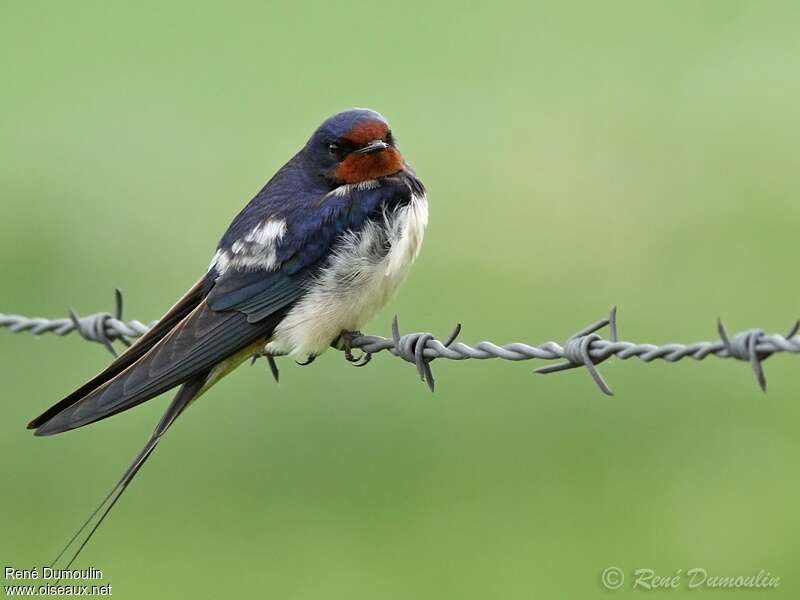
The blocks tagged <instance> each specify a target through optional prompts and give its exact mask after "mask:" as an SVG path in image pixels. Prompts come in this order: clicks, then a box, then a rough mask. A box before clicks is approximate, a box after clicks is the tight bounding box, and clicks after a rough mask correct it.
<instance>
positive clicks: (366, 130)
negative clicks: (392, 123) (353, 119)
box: [344, 119, 389, 146]
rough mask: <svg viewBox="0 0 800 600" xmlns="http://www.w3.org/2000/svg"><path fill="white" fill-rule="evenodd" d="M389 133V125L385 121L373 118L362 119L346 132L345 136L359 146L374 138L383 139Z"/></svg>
mask: <svg viewBox="0 0 800 600" xmlns="http://www.w3.org/2000/svg"><path fill="white" fill-rule="evenodd" d="M387 133H389V126H388V125H387V124H386V123H384V122H383V121H378V120H376V119H375V120H372V121H362V122H361V123H358V124H356V125H354V126H353V128H352V129H351V130H350V131H348V132H347V133H345V134H344V138H345V139H346V140H348V141H350V142H352V143H354V144H356V145H357V146H361V145H363V144H366V143H367V142H371V141H372V140H382V139H383V138H384V137H386V134H387Z"/></svg>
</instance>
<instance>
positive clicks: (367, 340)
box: [0, 290, 800, 396]
mask: <svg viewBox="0 0 800 600" xmlns="http://www.w3.org/2000/svg"><path fill="white" fill-rule="evenodd" d="M122 308H123V300H122V293H121V292H120V291H119V290H116V307H115V311H114V313H113V314H112V313H108V312H98V313H94V314H90V315H86V316H83V317H81V316H78V314H77V313H76V312H75V311H73V310H70V311H69V317H68V318H62V319H47V318H36V317H25V316H21V315H6V314H2V313H0V328H6V329H8V330H10V331H11V332H12V333H21V332H28V333H32V334H33V335H42V334H45V333H51V334H54V335H58V336H64V335H68V334H70V333H73V332H77V333H78V334H79V335H80V336H81V337H82V338H83V339H85V340H89V341H92V342H98V343H101V344H103V345H104V346H105V347H106V348H107V349H108V350H109V351H110V352H111V353H112V354H114V355H115V356H116V351H115V349H114V346H113V343H114V342H115V341H119V342H122V343H123V344H125V345H130V344H131V342H132V341H133V340H134V339H136V338H138V337H141V336H142V335H144V334H145V333H146V332H147V331H149V329H150V328H151V327H152V326H153V325H154V324H155V323H156V322H155V321H153V322H151V323H148V324H145V323H142V322H141V321H137V320H129V321H125V320H124V319H123V317H122ZM605 327H608V328H609V337H610V339H604V338H603V337H602V336H601V335H600V334H599V333H597V332H598V331H600V330H601V329H603V328H605ZM717 331H718V332H719V336H720V339H719V340H716V341H707V342H694V343H690V344H679V343H670V344H661V345H657V344H647V343H637V342H626V341H621V340H619V339H618V334H617V318H616V307H615V308H613V309H612V310H611V312H610V314H609V316H608V317H607V318H605V319H601V320H599V321H597V322H595V323H592V324H591V325H589V326H587V327H584V328H583V329H581V330H579V331H578V332H576V333H574V334H573V335H571V336H569V337H568V338H567V339H566V341H565V342H564V343H563V344H559V343H558V342H554V341H549V342H544V343H542V344H539V345H529V344H525V343H521V342H514V343H510V344H503V345H498V344H495V343H493V342H488V341H483V342H479V343H477V344H475V345H474V346H470V345H468V344H465V343H463V342H458V341H456V338H457V337H458V335H459V334H460V332H461V325H460V324H459V325H457V326H456V327H455V328H454V330H453V332H452V333H451V334H450V335H449V336H448V337H447V338H445V340H444V341H440V340H439V339H437V338H436V337H435V336H434V335H433V334H432V333H428V332H417V333H407V334H403V335H401V334H400V326H399V322H398V318H397V317H396V316H395V318H394V320H393V322H392V337H390V338H386V337H382V336H378V335H361V334H359V335H355V336H352V337H350V338H349V339H348V340H347V342H346V343H343V342H342V341H341V340H339V341H338V342H337V343H336V346H335V347H336V348H337V349H339V350H344V351H345V354H346V356H347V359H348V360H349V361H350V362H352V363H353V364H355V366H364V365H365V364H367V363H368V362H369V360H370V358H371V357H372V355H373V354H377V353H379V352H384V351H386V352H389V353H390V354H392V355H394V356H398V357H400V358H402V359H403V360H406V361H407V362H410V363H412V364H414V365H416V367H417V372H418V374H419V376H420V378H421V379H422V380H423V381H424V382H425V383H427V385H428V387H429V388H430V389H431V391H433V389H434V383H435V382H434V377H433V372H432V371H431V366H430V364H431V362H432V361H433V360H435V359H448V360H467V359H475V360H488V359H494V358H498V359H502V360H511V361H523V360H560V361H563V362H560V363H558V364H555V365H547V366H544V367H541V368H539V369H536V371H535V372H536V373H540V374H548V373H557V372H560V371H566V370H569V369H575V368H585V369H587V370H588V372H589V374H590V375H591V377H592V379H593V380H594V382H595V383H596V384H597V386H598V387H599V388H600V390H601V391H602V392H603V393H605V394H608V395H609V396H611V395H613V392H612V391H611V388H610V387H609V385H608V383H606V381H605V379H603V376H602V375H601V374H600V372H599V371H598V369H597V365H599V364H600V363H602V362H604V361H606V360H608V359H609V358H611V357H612V356H614V357H616V358H619V359H621V360H628V359H630V358H638V359H639V360H641V361H642V362H645V363H648V362H652V361H655V360H663V361H666V362H670V363H674V362H678V361H680V360H683V359H685V358H691V359H694V360H704V359H705V358H706V357H708V356H715V357H717V358H733V359H736V360H742V361H747V362H749V363H750V365H751V367H752V369H753V373H754V374H755V377H756V380H757V382H758V385H759V386H760V387H761V389H762V390H763V391H765V392H766V390H767V379H766V375H765V373H764V367H763V364H762V363H763V362H764V361H765V360H766V359H767V358H769V357H770V356H772V355H773V354H778V353H782V352H787V353H793V354H799V353H800V336H798V335H797V334H798V331H800V320H798V321H796V322H795V324H794V325H793V326H792V328H791V329H790V330H789V332H788V333H786V334H785V335H782V334H779V333H770V334H768V333H766V332H765V331H764V330H763V329H747V330H745V331H741V332H739V333H736V334H733V335H729V334H728V332H727V330H726V328H725V326H724V325H723V324H722V320H718V321H717ZM353 349H358V350H360V351H361V352H363V356H362V357H360V358H355V357H353V356H352V354H351V350H353ZM262 356H264V357H265V358H266V359H267V361H268V362H269V366H270V369H271V371H272V374H273V376H274V377H275V379H276V380H277V379H278V367H277V364H276V362H275V357H274V356H269V355H266V354H265V355H262ZM256 358H258V357H254V361H255V359H256ZM299 364H304V363H299ZM305 364H307V363H305Z"/></svg>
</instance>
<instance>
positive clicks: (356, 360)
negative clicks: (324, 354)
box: [334, 331, 372, 367]
mask: <svg viewBox="0 0 800 600" xmlns="http://www.w3.org/2000/svg"><path fill="white" fill-rule="evenodd" d="M363 335H364V334H363V333H361V332H360V331H343V332H342V333H341V334H340V335H339V337H338V339H337V340H336V342H335V343H334V344H335V347H336V348H338V349H339V350H342V351H343V352H344V358H345V360H346V361H347V362H349V363H351V364H352V365H353V366H354V367H364V366H366V365H367V363H369V361H371V360H372V354H371V353H370V352H362V354H361V356H355V355H354V354H353V341H354V340H355V339H356V338H359V337H361V336H363Z"/></svg>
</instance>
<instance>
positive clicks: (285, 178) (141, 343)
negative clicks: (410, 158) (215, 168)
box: [28, 109, 428, 564]
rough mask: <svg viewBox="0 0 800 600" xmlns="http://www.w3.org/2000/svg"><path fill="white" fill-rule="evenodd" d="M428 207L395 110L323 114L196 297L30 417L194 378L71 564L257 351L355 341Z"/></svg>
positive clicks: (244, 216)
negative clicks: (209, 393)
mask: <svg viewBox="0 0 800 600" xmlns="http://www.w3.org/2000/svg"><path fill="white" fill-rule="evenodd" d="M427 221H428V202H427V198H426V194H425V187H424V186H423V185H422V182H421V181H420V180H419V179H418V178H417V176H416V174H415V173H414V170H413V169H412V168H411V167H410V166H409V165H408V164H407V163H406V162H405V160H404V159H403V157H402V155H401V154H400V151H399V150H398V149H397V146H396V144H395V139H394V137H393V135H392V132H391V130H390V129H389V124H388V123H387V121H386V119H385V118H384V117H383V116H381V115H380V114H379V113H377V112H374V111H372V110H367V109H353V110H348V111H345V112H342V113H339V114H337V115H334V116H332V117H330V118H329V119H327V120H326V121H325V122H323V123H322V125H320V126H319V128H318V129H317V130H316V131H315V132H314V133H313V135H312V136H311V138H310V139H309V140H308V142H307V143H306V145H305V146H304V147H303V148H302V149H301V150H300V151H299V152H298V153H297V154H296V155H295V156H294V157H293V158H292V159H291V160H289V162H287V163H286V164H285V165H284V166H283V167H281V169H280V170H278V172H277V173H276V174H275V175H274V176H273V177H272V179H270V180H269V182H268V183H267V184H266V185H265V186H264V187H263V188H262V189H261V191H260V192H258V194H256V196H255V197H254V198H253V199H252V200H251V201H250V202H249V203H248V204H247V206H246V207H245V208H244V210H242V211H241V212H240V213H239V214H238V215H237V216H236V218H235V219H234V220H233V222H232V223H231V225H230V227H228V230H227V231H226V232H225V234H224V235H223V236H222V239H221V240H220V242H219V245H218V246H217V251H216V253H215V254H214V257H213V259H212V261H211V265H210V267H209V269H208V271H207V272H206V274H205V275H203V276H202V277H201V278H200V280H199V281H198V282H197V283H196V284H195V285H194V286H193V287H192V288H191V289H190V290H189V291H188V292H187V293H186V294H185V295H184V296H183V298H181V299H180V300H179V301H178V302H177V304H175V306H173V307H172V308H171V309H170V310H169V312H167V314H165V315H164V316H163V317H162V318H161V319H160V320H159V321H158V322H157V323H156V324H155V326H154V327H153V328H152V329H151V330H150V331H149V332H148V333H147V334H146V335H144V336H143V337H142V338H140V339H139V340H138V341H137V342H136V343H135V344H133V345H132V346H131V347H130V348H128V350H127V351H126V352H125V353H124V354H122V355H121V356H119V358H117V359H116V360H115V361H114V362H113V363H112V364H111V365H109V366H108V367H107V368H106V369H105V370H103V371H102V372H101V373H99V374H98V375H97V376H95V377H94V378H92V379H91V380H89V381H88V382H87V383H85V384H84V385H82V386H81V387H80V388H78V389H77V390H75V391H74V392H73V393H71V394H69V395H68V396H67V397H66V398H64V399H63V400H61V401H60V402H58V403H57V404H55V405H54V406H52V407H51V408H49V409H47V410H46V411H45V412H44V413H42V414H41V415H40V416H38V417H36V418H35V419H33V420H32V421H31V422H30V423H29V424H28V428H29V429H35V433H36V435H53V434H56V433H61V432H63V431H68V430H70V429H75V428H77V427H82V426H84V425H88V424H90V423H94V422H95V421H99V420H101V419H104V418H106V417H110V416H111V415H114V414H117V413H119V412H122V411H124V410H127V409H129V408H132V407H134V406H136V405H137V404H140V403H142V402H145V401H147V400H149V399H151V398H154V397H155V396H158V395H159V394H162V393H164V392H166V391H167V390H170V389H171V388H174V387H177V386H180V389H179V390H178V392H177V394H176V395H175V398H174V399H173V400H172V402H171V403H170V405H169V407H168V408H167V410H166V412H165V414H164V416H163V417H162V418H161V420H160V421H159V423H158V424H157V426H156V428H155V430H154V431H153V434H152V435H151V437H150V439H149V440H148V441H147V444H146V445H145V446H144V448H143V449H142V450H141V452H140V453H139V454H138V456H137V457H136V459H135V460H134V461H133V463H132V464H131V465H130V467H129V468H128V470H127V471H126V472H125V474H124V475H123V476H122V478H121V479H120V481H119V482H118V483H117V485H116V486H115V487H114V488H113V489H112V490H111V492H110V493H109V495H108V496H107V497H106V499H105V500H104V502H103V503H101V505H100V506H99V507H98V508H97V509H96V510H95V512H94V513H92V516H90V518H89V520H88V521H87V522H86V523H85V524H84V526H83V527H82V528H81V529H79V530H78V532H77V533H76V534H75V536H74V537H73V539H72V540H71V541H70V543H69V544H67V548H65V549H64V551H66V550H67V549H68V548H69V547H70V545H71V544H73V543H74V542H75V541H76V540H77V538H78V537H79V535H80V534H81V532H82V531H84V530H85V529H86V527H88V526H89V524H90V523H91V522H92V521H93V520H94V519H95V517H97V516H98V515H100V517H99V519H98V520H97V522H96V524H95V525H94V527H93V528H92V529H91V530H90V532H89V534H88V536H87V537H86V539H85V540H84V541H83V543H82V544H81V545H80V547H79V548H78V550H77V552H76V553H75V555H74V556H73V557H72V560H70V564H71V563H72V561H73V560H74V559H75V557H76V556H77V554H78V553H79V552H80V551H81V549H82V548H83V546H84V545H85V544H86V542H88V540H89V538H90V537H91V536H92V534H93V533H94V531H95V530H96V529H97V527H98V526H99V525H100V523H101V522H102V520H103V519H104V518H105V516H106V515H107V514H108V512H109V511H110V510H111V508H112V507H113V505H114V504H115V503H116V501H117V500H118V499H119V497H120V495H121V494H122V493H123V491H124V490H125V488H126V487H127V486H128V484H130V482H131V480H132V479H133V478H134V476H135V475H136V473H137V472H138V470H139V469H140V468H141V467H142V465H143V464H144V462H145V461H146V460H147V458H148V457H149V456H150V454H151V453H152V452H153V450H154V449H155V447H156V445H157V444H158V442H159V440H160V438H161V437H162V436H163V435H164V433H165V432H166V431H167V429H169V427H170V426H171V425H172V423H173V422H174V421H175V419H176V418H177V417H178V416H180V414H181V413H182V412H183V411H184V410H185V409H186V407H187V406H188V405H189V404H191V403H192V402H193V401H194V400H196V399H197V398H198V397H200V395H202V394H203V393H204V392H205V391H206V390H208V389H209V388H210V387H211V386H212V385H214V383H216V382H217V381H219V380H220V379H221V378H222V377H224V376H225V375H226V374H228V373H229V372H231V371H232V370H233V369H235V368H236V367H237V366H239V364H241V363H242V362H243V361H245V360H246V359H248V358H250V357H251V356H254V355H260V354H266V355H268V356H279V355H289V356H292V357H294V358H295V359H296V360H303V361H306V362H308V361H311V360H313V359H314V358H315V357H317V356H319V355H320V354H322V353H323V352H324V351H325V350H326V349H327V348H328V347H330V346H331V344H332V343H334V342H336V343H337V344H339V345H341V347H343V348H344V349H345V350H349V341H350V340H352V338H353V336H354V335H356V334H357V332H358V330H359V329H360V328H361V327H362V326H363V325H364V324H365V322H366V321H367V320H369V319H370V318H371V317H372V316H373V315H374V314H375V313H376V311H378V309H380V308H381V307H382V306H383V305H384V304H385V303H386V302H387V300H388V299H389V298H390V297H391V295H392V294H393V293H394V292H395V291H396V290H397V288H398V286H399V284H400V283H401V281H402V280H403V278H404V277H405V275H406V274H407V272H408V270H409V267H410V266H411V264H412V263H413V262H414V259H415V258H416V257H417V254H418V253H419V250H420V245H421V244H422V238H423V234H424V231H425V226H426V224H427ZM348 357H349V358H350V359H352V355H350V354H349V352H348ZM104 506H105V510H103V512H101V510H102V509H103V507H104ZM64 551H62V553H61V554H60V555H59V557H58V558H56V561H57V560H58V559H59V558H60V557H61V556H62V555H63V554H64ZM54 562H55V561H54Z"/></svg>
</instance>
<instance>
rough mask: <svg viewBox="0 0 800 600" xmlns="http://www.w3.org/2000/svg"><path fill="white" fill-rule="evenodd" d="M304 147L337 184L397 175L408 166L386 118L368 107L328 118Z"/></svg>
mask: <svg viewBox="0 0 800 600" xmlns="http://www.w3.org/2000/svg"><path fill="white" fill-rule="evenodd" d="M304 151H305V152H306V154H307V155H308V156H309V157H310V158H311V160H312V162H313V163H314V164H315V165H317V166H319V168H320V171H321V173H322V175H323V176H324V177H325V178H327V179H328V180H330V181H331V182H333V183H334V184H336V185H341V184H345V183H360V182H362V181H367V180H369V179H376V178H378V177H385V176H387V175H393V174H395V173H397V172H399V171H401V170H402V169H403V167H404V166H405V160H403V157H402V156H401V154H400V151H399V150H398V149H397V147H396V146H395V143H394V138H393V137H392V132H391V130H390V129H389V124H388V123H387V122H386V119H385V118H384V117H383V116H382V115H381V114H380V113H377V112H375V111H373V110H369V109H366V108H356V109H352V110H347V111H345V112H341V113H339V114H336V115H334V116H332V117H330V118H329V119H327V120H326V121H325V122H324V123H322V125H320V126H319V128H318V129H317V130H316V131H315V132H314V135H312V136H311V139H309V140H308V143H307V144H306V147H305V149H304Z"/></svg>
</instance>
